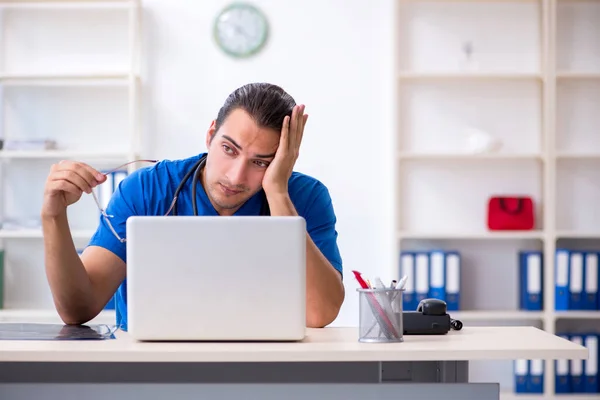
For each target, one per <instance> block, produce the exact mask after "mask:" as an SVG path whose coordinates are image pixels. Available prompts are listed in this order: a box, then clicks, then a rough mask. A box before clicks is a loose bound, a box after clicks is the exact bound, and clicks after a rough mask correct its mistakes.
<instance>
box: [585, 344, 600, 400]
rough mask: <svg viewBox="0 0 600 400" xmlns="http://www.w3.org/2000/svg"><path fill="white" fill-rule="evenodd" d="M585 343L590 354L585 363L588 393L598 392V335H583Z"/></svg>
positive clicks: (586, 390)
mask: <svg viewBox="0 0 600 400" xmlns="http://www.w3.org/2000/svg"><path fill="white" fill-rule="evenodd" d="M583 345H584V346H585V347H586V348H587V349H588V352H589V355H588V358H587V360H585V364H584V372H585V374H584V375H585V384H584V391H585V392H586V393H597V392H598V335H597V334H594V333H590V334H587V335H583Z"/></svg>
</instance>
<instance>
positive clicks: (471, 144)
mask: <svg viewBox="0 0 600 400" xmlns="http://www.w3.org/2000/svg"><path fill="white" fill-rule="evenodd" d="M464 135H465V138H466V140H465V141H466V150H467V153H470V154H482V153H483V154H485V153H495V152H497V151H499V150H500V148H501V147H502V142H501V141H500V140H499V139H497V138H494V137H493V136H492V135H491V134H489V133H487V132H484V131H482V130H481V129H477V128H467V129H465V132H464Z"/></svg>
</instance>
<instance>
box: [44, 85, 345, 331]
mask: <svg viewBox="0 0 600 400" xmlns="http://www.w3.org/2000/svg"><path fill="white" fill-rule="evenodd" d="M304 110H305V108H304V105H296V103H295V101H294V99H293V98H292V97H291V96H290V95H289V94H287V93H286V92H285V91H283V90H282V89H281V88H279V87H278V86H275V85H271V84H264V83H257V84H249V85H245V86H243V87H241V88H239V89H237V90H235V91H234V92H233V93H231V94H230V95H229V97H228V98H227V99H226V101H225V104H224V105H223V107H222V108H221V109H220V111H219V113H218V115H217V118H216V120H214V121H213V122H212V123H211V125H210V128H209V129H208V133H207V137H206V145H207V148H208V151H207V154H206V161H205V166H204V168H202V169H201V173H200V174H199V176H198V179H197V186H196V201H195V204H196V206H195V208H196V209H197V213H198V215H259V214H260V213H261V205H262V204H263V201H266V202H267V204H268V206H269V210H270V215H273V216H286V215H301V216H302V217H304V218H305V220H306V225H307V250H306V256H307V276H306V278H307V304H306V306H307V310H306V311H307V318H306V323H307V326H309V327H323V326H326V325H328V324H329V323H331V322H332V321H333V320H334V319H335V318H336V316H337V314H338V312H339V310H340V307H341V304H342V302H343V300H344V286H343V284H342V260H341V257H340V253H339V250H338V246H337V232H336V229H335V223H336V216H335V213H334V210H333V206H332V201H331V198H330V196H329V192H328V190H327V188H326V187H325V186H324V185H323V184H322V183H321V182H319V181H318V180H316V179H315V178H312V177H310V176H307V175H304V174H301V173H298V172H295V171H293V168H294V164H295V162H296V159H297V157H298V153H299V149H300V143H301V141H302V136H303V132H304V126H305V124H306V121H307V119H308V115H307V114H305V113H304ZM204 155H205V154H200V155H194V156H192V157H189V158H186V159H181V160H165V161H160V162H158V163H156V164H154V165H151V166H149V167H148V168H142V169H139V170H136V171H135V172H133V173H132V174H131V175H129V176H128V177H127V178H126V179H125V180H123V181H122V182H121V184H120V185H119V187H118V188H116V190H115V193H114V195H113V197H112V198H111V200H110V203H109V205H108V207H107V210H106V212H107V214H109V215H113V216H114V217H112V218H110V225H112V227H113V228H114V232H113V230H112V229H111V226H110V225H109V224H108V223H107V222H106V220H105V219H104V218H103V217H101V219H100V224H99V226H98V229H97V231H96V232H95V234H94V235H93V237H92V239H91V241H90V243H89V246H88V247H86V249H85V251H84V252H83V254H82V255H81V257H80V256H79V255H78V254H77V251H76V248H75V245H74V243H73V239H72V237H71V234H70V231H69V224H68V221H67V207H68V206H69V205H71V204H73V203H75V202H76V201H78V200H79V199H80V198H81V195H82V194H83V192H85V193H88V194H89V193H91V191H92V189H93V188H94V187H96V186H98V185H101V184H102V183H103V182H104V181H105V180H106V177H105V176H104V175H103V174H101V173H100V172H99V171H97V170H96V169H94V168H92V167H91V166H89V165H86V164H84V163H81V162H74V161H61V162H60V163H58V164H55V165H53V166H52V168H51V171H50V174H49V175H48V178H47V181H46V187H45V190H44V202H43V206H42V212H41V216H42V226H43V233H44V244H45V264H46V274H47V277H48V281H49V284H50V288H51V291H52V295H53V298H54V303H55V306H56V309H57V311H58V313H59V315H60V316H61V318H62V319H63V321H64V322H65V323H67V324H81V323H85V322H87V321H89V320H90V319H92V318H94V317H95V316H97V315H98V314H99V313H100V311H102V309H103V308H104V306H105V305H106V304H107V302H108V301H109V300H110V299H111V297H112V296H113V294H115V292H116V296H115V299H116V312H117V324H119V325H121V326H122V327H123V329H125V330H126V329H127V292H126V276H125V275H126V262H127V260H126V242H123V241H121V240H119V238H126V232H125V227H126V220H127V218H128V217H129V216H132V215H165V214H166V213H167V212H169V215H172V214H173V210H172V209H171V205H172V201H173V198H174V195H175V191H176V189H177V187H178V186H179V184H180V182H181V181H182V180H183V179H184V177H185V175H186V174H187V173H188V172H189V171H192V170H194V166H195V165H196V164H197V162H198V161H199V160H200V158H201V157H202V156H204ZM192 183H193V179H192V178H189V179H187V180H186V181H185V184H184V186H183V187H182V189H181V192H180V194H179V196H178V199H177V206H176V207H177V209H176V211H177V215H194V206H193V205H194V202H193V201H192Z"/></svg>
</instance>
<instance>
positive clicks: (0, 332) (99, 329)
mask: <svg viewBox="0 0 600 400" xmlns="http://www.w3.org/2000/svg"><path fill="white" fill-rule="evenodd" d="M116 330H117V327H116V326H111V325H104V324H97V325H61V324H43V323H20V322H19V323H17V322H3V323H0V340H105V339H114V338H115V335H114V333H115V331H116Z"/></svg>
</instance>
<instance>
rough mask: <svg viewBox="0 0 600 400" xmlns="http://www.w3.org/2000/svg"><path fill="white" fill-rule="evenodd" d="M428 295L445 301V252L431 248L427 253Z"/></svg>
mask: <svg viewBox="0 0 600 400" xmlns="http://www.w3.org/2000/svg"><path fill="white" fill-rule="evenodd" d="M429 266H430V269H429V271H430V279H429V297H430V298H434V299H440V300H443V301H446V254H445V252H444V251H442V250H433V251H431V252H430V254H429Z"/></svg>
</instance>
